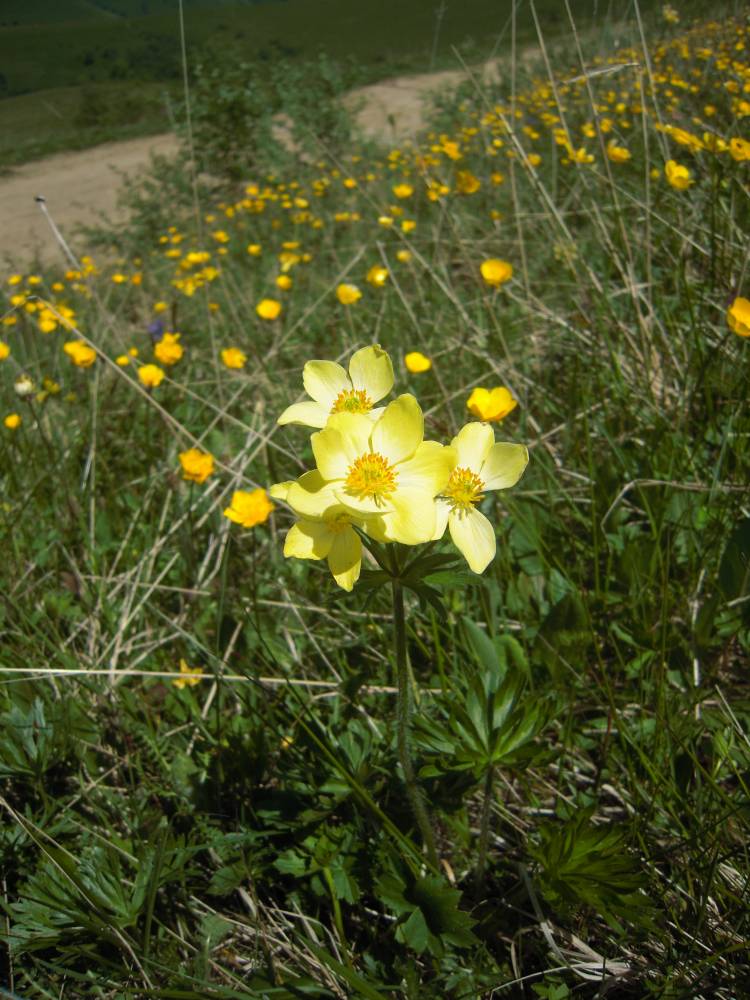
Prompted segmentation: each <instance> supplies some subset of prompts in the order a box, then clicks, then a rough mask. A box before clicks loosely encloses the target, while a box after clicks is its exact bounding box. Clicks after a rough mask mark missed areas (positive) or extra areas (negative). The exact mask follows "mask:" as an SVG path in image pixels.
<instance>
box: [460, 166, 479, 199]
mask: <svg viewBox="0 0 750 1000" xmlns="http://www.w3.org/2000/svg"><path fill="white" fill-rule="evenodd" d="M481 186H482V182H481V181H480V180H479V178H478V177H475V176H474V174H473V173H472V172H471V171H470V170H459V171H458V172H457V173H456V191H457V193H458V194H475V193H476V192H477V191H478V190H479V189H480V188H481Z"/></svg>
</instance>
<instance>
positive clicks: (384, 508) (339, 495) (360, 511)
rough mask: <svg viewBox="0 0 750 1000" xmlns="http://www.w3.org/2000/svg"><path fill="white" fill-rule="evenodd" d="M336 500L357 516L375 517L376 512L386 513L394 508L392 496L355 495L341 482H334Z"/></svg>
mask: <svg viewBox="0 0 750 1000" xmlns="http://www.w3.org/2000/svg"><path fill="white" fill-rule="evenodd" d="M333 486H334V494H335V497H336V502H337V503H340V504H342V505H343V506H344V507H346V509H347V510H348V511H351V512H352V513H353V514H354V515H355V517H373V516H374V515H375V514H385V513H387V512H388V511H391V510H393V509H394V506H395V505H394V503H393V502H392V500H391V498H388V499H387V500H380V499H379V500H376V499H375V497H361V496H354V495H353V494H351V493H347V491H346V490H345V489H344V487H343V485H342V484H341V483H334V484H333Z"/></svg>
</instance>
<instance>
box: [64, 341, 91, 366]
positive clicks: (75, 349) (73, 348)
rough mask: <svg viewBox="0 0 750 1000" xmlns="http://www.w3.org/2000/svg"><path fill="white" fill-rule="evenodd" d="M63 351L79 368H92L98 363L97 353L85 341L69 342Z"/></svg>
mask: <svg viewBox="0 0 750 1000" xmlns="http://www.w3.org/2000/svg"><path fill="white" fill-rule="evenodd" d="M63 350H64V351H65V353H66V354H67V355H68V357H69V358H70V360H71V361H72V362H73V364H74V365H77V366H78V367H79V368H90V367H91V366H92V365H93V363H94V362H95V361H96V351H95V350H94V349H93V347H89V345H88V344H87V343H85V341H83V340H69V341H68V342H67V343H66V344H63Z"/></svg>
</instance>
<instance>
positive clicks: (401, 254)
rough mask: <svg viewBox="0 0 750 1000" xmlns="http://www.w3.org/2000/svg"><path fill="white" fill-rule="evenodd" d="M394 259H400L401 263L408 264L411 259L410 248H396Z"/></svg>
mask: <svg viewBox="0 0 750 1000" xmlns="http://www.w3.org/2000/svg"><path fill="white" fill-rule="evenodd" d="M396 260H399V261H401V263H402V264H408V263H409V261H410V260H411V250H398V251H397V252H396Z"/></svg>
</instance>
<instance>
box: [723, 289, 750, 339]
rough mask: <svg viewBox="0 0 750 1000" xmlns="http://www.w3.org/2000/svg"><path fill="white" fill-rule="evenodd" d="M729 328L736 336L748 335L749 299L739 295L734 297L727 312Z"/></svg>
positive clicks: (749, 335)
mask: <svg viewBox="0 0 750 1000" xmlns="http://www.w3.org/2000/svg"><path fill="white" fill-rule="evenodd" d="M727 323H728V324H729V329H730V330H734V332H735V333H736V334H737V336H738V337H750V301H748V299H743V298H742V297H741V296H740V297H739V298H736V299H735V300H734V302H733V303H732V304H731V306H730V307H729V310H728V312H727Z"/></svg>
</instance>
